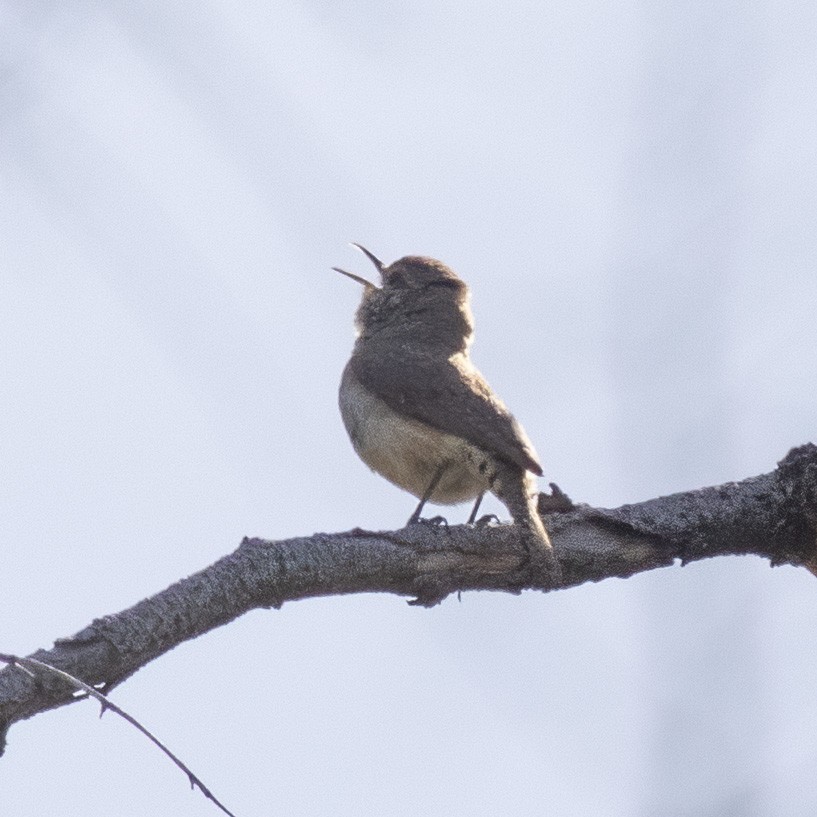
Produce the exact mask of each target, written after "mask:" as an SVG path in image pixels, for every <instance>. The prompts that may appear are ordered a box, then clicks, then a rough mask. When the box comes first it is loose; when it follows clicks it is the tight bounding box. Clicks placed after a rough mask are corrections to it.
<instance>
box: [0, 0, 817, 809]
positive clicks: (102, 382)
mask: <svg viewBox="0 0 817 817" xmlns="http://www.w3.org/2000/svg"><path fill="white" fill-rule="evenodd" d="M816 41H817V6H815V5H814V4H812V3H803V2H793V3H786V2H771V0H765V1H764V0H761V1H760V2H756V3H751V4H750V3H728V2H724V1H723V0H715V1H714V2H711V3H708V4H703V3H699V4H693V3H682V4H673V5H666V4H665V5H660V4H654V3H638V2H624V3H617V4H610V3H601V2H598V1H597V0H595V1H593V2H586V3H578V4H577V3H576V2H574V1H573V0H571V1H570V2H567V0H554V2H551V3H548V4H539V3H525V2H521V1H519V2H517V1H516V0H511V1H510V2H508V3H505V4H502V5H499V4H491V3H474V4H472V5H470V6H464V5H462V4H453V3H439V2H437V3H431V2H410V3H399V2H389V1H388V0H387V2H383V3H372V2H354V0H353V2H350V3H345V4H342V5H338V4H336V3H325V2H321V1H320V0H311V2H310V1H309V0H301V2H291V3H286V2H284V3H273V4H270V3H262V2H236V3H219V2H209V3H204V4H198V5H190V4H182V3H178V2H169V3H149V4H132V3H123V2H116V1H115V0H114V2H107V3H99V2H94V0H86V2H73V3H72V2H69V3H56V2H50V1H49V0H43V2H31V0H27V1H26V2H6V3H0V191H2V195H0V246H2V248H3V252H2V257H3V261H2V262H0V361H2V368H1V369H0V372H2V377H1V379H0V384H2V385H1V386H0V463H2V465H0V542H2V553H3V555H4V561H3V563H2V569H0V652H14V653H21V654H25V653H29V652H32V651H34V650H35V649H37V648H40V647H49V646H50V645H51V644H52V643H53V641H54V639H55V638H58V637H61V636H67V635H70V634H72V633H74V632H76V631H77V630H79V629H81V628H82V627H83V626H85V625H86V624H88V623H89V622H90V621H91V620H92V619H93V618H95V617H97V616H101V615H105V614H108V613H113V612H117V611H119V610H121V609H123V608H125V607H128V606H130V605H131V604H133V603H135V602H137V601H139V600H140V599H142V598H143V597H145V596H147V595H151V594H153V593H155V592H158V591H159V590H161V589H163V588H164V587H166V586H167V585H168V584H170V583H172V582H174V581H176V580H177V579H179V578H181V577H184V576H186V575H189V574H190V573H192V572H195V571H196V570H199V569H201V568H202V567H204V566H206V565H207V564H209V563H210V562H212V561H214V560H215V559H217V558H218V557H220V556H221V555H223V554H224V553H227V552H229V551H230V550H232V549H234V548H235V547H236V546H237V545H238V543H239V542H240V540H241V538H242V537H243V536H244V535H257V536H262V537H265V538H269V539H281V538H286V537H290V536H297V535H306V534H310V533H312V532H315V531H324V532H333V531H342V530H347V529H349V528H351V527H354V526H361V527H366V528H371V529H383V530H388V529H394V528H396V527H399V526H401V525H402V524H403V523H404V521H405V520H406V518H407V517H408V516H409V514H410V513H411V511H412V510H413V507H414V499H413V498H412V497H411V496H409V495H408V494H405V493H403V492H401V491H400V490H399V489H397V488H395V487H394V486H392V485H390V484H389V483H387V482H386V481H385V480H383V479H382V478H380V477H378V476H376V475H374V474H372V473H371V472H369V471H368V469H367V468H366V467H365V466H364V465H363V464H362V463H361V462H360V461H359V460H358V459H357V457H356V456H355V454H354V452H353V450H352V448H351V445H350V444H349V441H348V439H347V438H346V435H345V432H344V430H343V427H342V424H341V421H340V417H339V413H338V410H337V396H336V395H337V385H338V381H339V378H340V373H341V371H342V368H343V365H344V363H345V361H346V359H347V357H348V354H349V351H350V349H351V345H352V342H353V330H352V318H353V313H354V310H355V307H356V305H357V301H358V298H359V297H360V292H359V288H358V287H356V286H355V285H354V284H352V283H351V282H349V281H348V280H347V279H344V278H342V277H341V276H339V275H337V274H335V273H333V272H331V270H330V268H331V267H332V266H343V267H346V268H347V269H352V270H355V271H357V272H361V273H366V274H368V272H369V269H368V268H367V265H366V264H365V260H364V259H362V258H361V257H360V256H359V255H358V254H356V253H355V252H354V251H353V250H352V249H351V248H349V247H348V245H347V242H349V241H359V242H362V243H364V244H366V245H367V246H368V247H369V248H370V249H371V250H372V251H373V252H375V253H376V254H377V255H378V256H380V257H381V258H383V259H384V260H385V261H392V260H394V259H395V258H397V257H399V256H402V255H407V254H425V255H432V256H435V257H437V258H440V259H441V260H443V261H445V262H446V263H448V264H449V265H451V266H452V267H453V268H454V269H455V270H456V271H457V272H458V273H459V274H460V275H461V277H462V278H463V279H465V280H466V281H467V282H468V283H469V284H470V285H471V287H472V290H473V300H472V305H473V309H474V312H475V315H476V321H477V340H476V343H475V346H474V349H473V357H474V360H475V362H476V363H477V365H478V366H479V367H480V368H481V369H482V371H483V372H484V374H485V375H486V376H487V377H488V379H489V381H490V382H491V383H492V385H493V386H494V387H495V388H496V390H497V391H498V392H499V394H500V395H501V396H502V397H503V399H504V400H505V401H506V402H507V403H508V405H509V406H510V407H511V408H512V410H513V411H514V413H515V414H516V416H517V417H518V418H519V419H520V421H521V422H522V423H523V425H524V426H525V428H526V429H527V432H528V434H529V436H530V437H531V438H532V440H533V442H534V445H535V446H536V449H537V451H538V452H539V455H540V459H541V460H542V463H543V466H544V468H545V480H543V487H544V484H545V482H547V481H555V482H557V483H558V484H559V485H560V486H561V487H562V488H563V489H564V490H565V491H567V492H568V493H569V494H570V495H571V496H572V497H573V498H574V499H575V500H576V501H581V502H588V503H590V504H594V505H601V506H615V505H618V504H621V503H623V502H635V501H639V500H643V499H647V498H650V497H653V496H657V495H660V494H666V493H670V492H674V491H681V490H686V489H691V488H696V487H700V486H702V485H712V484H718V483H720V482H725V481H729V480H737V479H742V478H744V477H747V476H751V475H754V474H758V473H763V472H767V471H770V470H772V469H773V468H774V466H775V463H776V462H777V461H778V460H779V459H781V458H782V457H783V456H784V455H785V453H786V452H787V451H788V449H789V448H791V447H792V446H794V445H799V444H802V443H804V442H807V441H809V440H814V441H817V440H815V437H817V433H816V432H815V429H816V428H817V424H816V423H815V420H816V419H817V410H815V383H817V352H815V350H816V349H817V321H815V313H816V312H817V272H815V270H817V229H815V214H817V193H815V191H817V158H816V157H815V145H816V144H817V137H816V136H815V122H817V93H816V92H815V80H814V78H815V77H817V51H815V49H814V43H815V42H816ZM486 511H495V512H497V513H499V514H500V515H502V516H505V515H506V514H505V511H504V508H503V507H502V506H501V505H500V504H498V503H497V502H496V501H492V502H487V503H486ZM444 513H445V514H446V516H447V518H448V519H449V521H450V522H452V523H455V522H461V521H464V520H465V519H466V518H467V515H468V508H467V507H462V508H449V509H446V510H445V511H444ZM815 617H817V582H815V579H814V577H813V576H811V575H810V574H809V573H807V572H806V571H804V570H797V569H794V568H791V567H786V568H780V569H775V570H771V569H770V568H769V566H768V564H767V563H765V562H763V561H761V560H760V559H753V558H733V559H728V560H727V559H721V560H716V561H712V562H710V563H698V564H695V565H691V566H689V567H686V568H684V569H681V568H672V569H667V570H662V571H658V572H655V573H652V574H648V575H642V576H639V577H636V578H634V579H631V580H627V581H620V580H613V581H607V582H604V583H602V584H599V585H592V586H589V585H588V586H584V587H581V588H578V589H574V590H569V591H566V592H559V593H553V594H541V593H526V594H523V595H522V596H521V597H512V596H505V595H499V594H486V593H480V594H477V593H467V594H464V595H463V597H462V600H461V601H460V602H458V601H457V600H456V599H455V598H450V599H448V600H446V601H445V602H444V603H443V604H442V605H441V606H439V607H436V608H434V609H432V610H419V609H416V608H411V607H409V606H407V605H406V603H405V601H404V600H402V599H400V598H397V597H393V596H358V597H345V598H329V599H319V600H310V601H303V602H298V603H293V604H287V605H285V606H284V608H283V609H282V610H280V611H263V612H261V611H258V612H254V613H252V614H249V615H247V616H245V617H244V618H242V619H240V620H239V621H237V622H235V623H233V624H231V625H229V626H227V627H224V628H222V629H220V630H218V631H216V632H213V633H210V634H208V635H206V636H203V637H201V638H199V639H197V640H195V641H193V642H190V643H187V644H185V645H183V646H181V647H179V648H178V649H176V650H174V651H173V652H171V653H170V654H168V655H165V656H163V657H162V658H160V659H158V660H156V661H154V662H153V663H152V664H150V665H148V667H146V668H145V669H144V670H142V671H140V672H139V673H138V674H137V675H135V676H134V677H133V678H131V679H129V680H128V681H127V682H126V683H125V684H123V685H122V686H121V687H119V688H117V689H116V690H115V692H114V693H113V698H114V700H115V701H116V702H117V703H119V704H120V705H121V706H124V707H125V708H126V709H128V710H129V711H130V712H132V714H134V715H135V716H137V717H138V718H140V719H141V720H142V721H143V722H144V723H145V725H146V726H148V728H150V729H151V730H152V731H154V732H155V733H156V734H157V735H158V736H159V737H160V738H161V739H162V740H164V741H165V742H166V743H167V744H168V745H169V746H170V748H171V749H173V751H175V752H176V753H177V754H179V755H180V756H181V757H183V758H184V759H185V761H186V762H188V763H189V764H190V766H191V767H192V768H193V769H194V771H195V772H196V773H198V774H199V775H200V776H201V777H202V778H203V779H204V781H205V782H206V783H207V785H208V786H210V788H211V789H212V790H213V791H214V793H215V794H216V795H217V796H218V797H219V798H220V799H222V800H223V801H224V802H225V804H226V805H227V806H228V807H229V808H231V809H232V810H233V811H234V812H235V813H236V814H237V815H239V817H250V816H251V815H289V816H291V817H302V816H303V817H306V816H307V815H326V814H332V815H340V816H341V817H343V816H345V815H349V817H353V816H354V817H357V816H358V815H369V814H383V815H390V816H391V815H397V816H399V815H412V817H415V815H418V814H423V815H446V817H448V815H468V816H469V817H472V816H475V817H481V816H483V815H484V816H485V817H488V816H489V815H500V814H514V815H519V817H526V816H527V815H529V816H530V817H534V816H536V817H538V815H540V814H542V813H543V812H546V813H549V814H553V815H559V816H560V817H561V816H562V815H569V816H571V817H572V816H573V815H575V817H587V815H604V817H631V816H632V815H634V816H635V817H655V816H656V815H661V817H744V815H745V816H746V817H765V815H772V814H773V815H775V817H800V815H802V817H806V816H807V815H808V817H812V815H814V814H815V813H817V778H815V775H814V774H813V770H814V767H815V763H817V695H816V694H815V690H816V689H817V630H816V628H815V627H814V621H815ZM0 801H1V802H2V803H3V811H4V813H7V814H9V815H24V816H25V817H28V815H45V814H57V813H59V814H61V815H66V816H67V817H73V815H78V816H79V815H82V816H83V817H92V816H93V815H105V816H106V817H107V816H108V815H111V814H116V815H120V816H121V817H131V815H144V814H174V815H196V816H197V815H205V817H206V816H207V815H214V814H216V813H217V812H216V810H215V808H214V807H213V806H212V804H210V803H208V802H207V801H206V800H205V799H204V798H203V797H201V795H200V794H198V793H191V792H190V790H189V787H188V785H187V782H186V780H185V778H184V777H183V776H182V775H181V774H180V773H179V772H178V771H177V770H176V769H175V768H174V767H173V766H172V765H171V764H170V763H169V762H168V761H167V760H166V759H165V758H164V757H162V756H161V755H160V754H159V753H158V752H157V751H156V750H155V748H154V747H152V746H151V745H149V744H148V743H147V742H146V741H145V740H144V738H142V737H141V736H140V735H138V734H137V733H136V732H135V731H134V730H132V729H131V728H130V727H128V726H127V725H126V724H124V722H121V721H119V720H117V719H116V718H114V717H112V716H110V715H106V716H105V718H103V719H102V721H101V722H100V721H99V719H98V718H97V708H96V707H94V706H93V705H91V704H90V703H85V704H81V705H76V706H72V707H68V708H63V709H62V710H59V711H56V712H52V713H47V714H44V715H40V716H37V717H36V718H34V719H32V720H30V721H28V722H24V723H21V724H17V725H15V726H14V727H13V728H12V730H11V732H10V734H9V743H8V748H7V751H6V755H5V756H4V757H3V758H2V759H0Z"/></svg>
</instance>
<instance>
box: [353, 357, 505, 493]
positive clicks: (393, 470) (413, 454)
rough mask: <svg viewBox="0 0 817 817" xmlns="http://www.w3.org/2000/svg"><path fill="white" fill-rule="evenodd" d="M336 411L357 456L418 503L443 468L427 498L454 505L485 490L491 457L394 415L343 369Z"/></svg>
mask: <svg viewBox="0 0 817 817" xmlns="http://www.w3.org/2000/svg"><path fill="white" fill-rule="evenodd" d="M340 413H341V417H342V418H343V423H344V425H345V426H346V431H347V432H348V434H349V437H350V439H351V441H352V445H353V446H354V448H355V451H356V452H357V454H358V456H359V457H360V458H361V459H362V460H363V462H365V463H366V465H368V466H369V468H371V469H372V470H373V471H376V472H377V473H378V474H380V475H381V476H383V477H385V478H386V479H387V480H389V481H390V482H393V483H394V484H395V485H398V486H399V487H400V488H403V489H404V490H406V491H408V492H409V493H411V494H414V496H416V497H417V498H418V499H421V498H422V497H423V496H425V493H426V491H427V490H428V487H429V485H430V484H431V482H432V480H433V479H434V477H435V475H436V474H437V473H438V471H439V470H440V468H441V467H443V466H444V470H443V473H442V476H441V477H440V481H439V483H438V484H437V487H436V488H435V490H434V493H433V494H432V496H431V498H430V500H431V501H432V502H435V503H439V504H441V505H454V504H456V503H458V502H465V501H467V500H470V499H474V498H475V497H476V496H478V495H479V494H481V493H483V492H484V491H487V490H489V489H490V481H491V472H492V470H493V469H492V468H491V462H490V457H489V456H488V455H487V454H485V452H483V451H482V450H480V449H479V448H477V447H476V446H474V445H472V444H471V443H469V442H466V441H465V440H463V439H461V438H460V437H457V436H455V435H453V434H447V433H445V432H442V431H437V430H436V429H434V428H431V426H428V425H426V424H425V423H421V422H419V421H418V420H413V419H411V418H408V417H404V416H401V415H398V414H397V413H396V412H394V411H392V409H390V408H389V407H388V406H387V405H386V404H385V403H384V402H383V401H382V400H380V399H379V398H378V397H375V396H374V395H373V394H372V393H371V392H369V391H368V390H367V389H364V388H363V387H362V386H361V385H360V383H359V382H358V381H357V379H356V378H355V377H354V375H353V374H352V373H351V372H350V370H349V368H348V366H347V368H346V370H345V371H344V373H343V380H342V382H341V389H340Z"/></svg>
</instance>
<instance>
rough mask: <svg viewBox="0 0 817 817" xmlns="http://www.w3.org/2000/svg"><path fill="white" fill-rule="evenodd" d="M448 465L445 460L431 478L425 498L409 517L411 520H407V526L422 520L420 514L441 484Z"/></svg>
mask: <svg viewBox="0 0 817 817" xmlns="http://www.w3.org/2000/svg"><path fill="white" fill-rule="evenodd" d="M447 467H448V463H445V462H444V463H443V464H442V465H441V466H440V467H439V468H438V469H437V472H436V473H435V474H434V476H433V477H432V478H431V482H430V483H429V485H428V488H426V492H425V493H424V494H423V498H422V499H421V500H420V504H419V505H418V506H417V508H416V509H415V511H414V513H413V514H412V515H411V516H410V517H409V521H408V522H406V527H408V526H409V525H416V524H417V523H418V522H419V521H420V514H421V513H422V512H423V506H424V505H425V504H426V502H428V500H429V499H431V495H432V494H433V493H434V489H435V488H436V487H437V486H438V485H439V484H440V480H441V479H442V476H443V473H444V472H445V469H446V468H447Z"/></svg>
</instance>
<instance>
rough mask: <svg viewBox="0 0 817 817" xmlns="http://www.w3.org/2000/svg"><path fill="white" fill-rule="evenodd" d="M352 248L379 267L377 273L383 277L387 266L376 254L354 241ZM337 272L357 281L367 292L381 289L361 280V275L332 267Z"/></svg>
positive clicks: (363, 279)
mask: <svg viewBox="0 0 817 817" xmlns="http://www.w3.org/2000/svg"><path fill="white" fill-rule="evenodd" d="M352 246H353V247H356V248H357V249H359V250H360V251H361V252H362V253H363V254H364V255H365V256H366V258H368V259H369V261H371V262H372V263H373V264H374V265H375V267H377V271H378V272H379V273H380V274H381V275H382V274H383V269H384V268H385V266H386V265H385V264H384V263H383V262H382V261H381V260H380V259H379V258H378V257H377V256H376V255H375V254H374V253H371V252H369V251H368V250H367V249H366V248H365V247H364V246H363V245H362V244H356V243H355V242H354V241H353V242H352ZM332 269H333V270H335V272H339V273H340V274H341V275H345V276H346V277H347V278H351V279H352V280H353V281H357V282H358V283H359V284H362V285H363V286H364V287H365V288H366V290H367V291H368V290H370V289H380V287H378V286H376V285H375V284H373V283H372V282H371V281H367V280H366V279H365V278H361V277H360V276H359V275H355V274H354V273H353V272H347V271H346V270H345V269H341V268H340V267H332Z"/></svg>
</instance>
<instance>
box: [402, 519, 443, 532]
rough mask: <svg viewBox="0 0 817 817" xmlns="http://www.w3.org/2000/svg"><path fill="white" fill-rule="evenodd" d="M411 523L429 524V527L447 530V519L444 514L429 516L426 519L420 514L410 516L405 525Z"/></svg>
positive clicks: (407, 525)
mask: <svg viewBox="0 0 817 817" xmlns="http://www.w3.org/2000/svg"><path fill="white" fill-rule="evenodd" d="M411 525H430V526H431V527H438V528H445V529H446V530H448V520H447V519H446V518H445V517H444V516H431V517H429V518H428V519H425V518H423V517H422V516H418V517H416V518H415V517H413V516H412V517H411V519H409V521H408V522H406V527H409V526H411Z"/></svg>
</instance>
